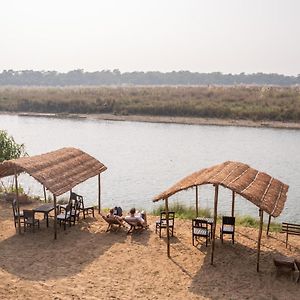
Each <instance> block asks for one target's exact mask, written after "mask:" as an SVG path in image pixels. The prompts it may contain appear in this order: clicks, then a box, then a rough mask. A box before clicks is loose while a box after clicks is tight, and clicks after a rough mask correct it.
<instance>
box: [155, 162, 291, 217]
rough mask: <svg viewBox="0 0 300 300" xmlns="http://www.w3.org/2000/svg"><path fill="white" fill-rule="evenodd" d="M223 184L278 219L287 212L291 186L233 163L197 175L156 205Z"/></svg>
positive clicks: (172, 189)
mask: <svg viewBox="0 0 300 300" xmlns="http://www.w3.org/2000/svg"><path fill="white" fill-rule="evenodd" d="M209 183H210V184H219V185H222V186H224V187H226V188H229V189H231V190H232V191H235V192H236V193H237V194H239V195H241V196H243V197H244V198H246V199H247V200H249V201H251V202H252V203H253V204H255V205H256V206H258V207H259V208H261V209H262V210H263V211H265V212H267V213H268V214H270V215H272V216H273V217H277V216H279V215H280V213H281V212H282V210H283V207H284V203H285V201H286V198H287V191H288V188H289V186H288V185H286V184H284V183H282V182H281V181H279V180H277V179H275V178H273V177H271V176H270V175H268V174H266V173H263V172H259V171H257V170H255V169H252V168H251V167H250V166H248V165H246V164H243V163H240V162H233V161H226V162H224V163H222V164H219V165H216V166H213V167H210V168H207V169H203V170H200V171H198V172H195V173H193V174H191V175H189V176H187V177H185V178H183V179H182V180H180V181H179V182H177V183H176V184H175V185H173V186H172V187H171V188H169V189H167V190H166V191H164V192H163V193H161V194H159V195H157V196H156V197H155V198H154V200H153V201H158V200H162V199H167V198H169V197H170V196H172V195H174V194H175V193H177V192H179V191H182V190H186V189H188V188H191V187H194V186H197V185H202V184H209Z"/></svg>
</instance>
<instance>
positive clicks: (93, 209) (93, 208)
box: [92, 207, 95, 218]
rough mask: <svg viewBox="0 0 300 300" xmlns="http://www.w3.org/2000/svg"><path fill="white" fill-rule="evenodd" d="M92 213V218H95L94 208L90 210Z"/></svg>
mask: <svg viewBox="0 0 300 300" xmlns="http://www.w3.org/2000/svg"><path fill="white" fill-rule="evenodd" d="M92 212H93V218H95V213H94V207H93V209H92Z"/></svg>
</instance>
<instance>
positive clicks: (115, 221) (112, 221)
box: [101, 214, 123, 232]
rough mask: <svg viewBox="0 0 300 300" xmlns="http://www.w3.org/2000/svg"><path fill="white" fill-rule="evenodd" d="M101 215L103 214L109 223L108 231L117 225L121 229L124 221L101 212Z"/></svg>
mask: <svg viewBox="0 0 300 300" xmlns="http://www.w3.org/2000/svg"><path fill="white" fill-rule="evenodd" d="M101 216H102V218H103V220H104V221H105V222H106V223H107V224H108V226H107V229H106V232H108V231H110V230H112V229H113V228H114V227H115V225H116V226H118V227H117V230H119V229H120V227H121V226H122V225H123V223H122V222H121V221H120V220H118V219H117V218H110V217H107V216H105V215H102V214H101Z"/></svg>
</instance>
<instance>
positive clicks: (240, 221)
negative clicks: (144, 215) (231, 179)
mask: <svg viewBox="0 0 300 300" xmlns="http://www.w3.org/2000/svg"><path fill="white" fill-rule="evenodd" d="M163 210H165V206H164V205H160V206H159V207H157V208H155V209H154V210H153V211H152V214H153V215H155V216H159V215H160V212H161V211H163ZM169 211H175V216H176V218H179V219H187V220H192V219H193V218H195V216H196V210H195V208H194V207H188V206H185V205H183V204H180V203H177V202H175V203H172V204H171V205H170V206H169ZM199 216H200V217H209V218H211V217H212V212H211V210H210V209H208V208H206V209H200V210H199ZM217 218H218V222H219V223H220V222H221V219H222V216H221V215H219V216H218V217H217ZM235 224H236V225H240V226H244V227H251V228H259V224H260V222H259V220H258V219H255V218H253V217H251V216H247V215H245V216H236V218H235ZM266 227H267V224H264V229H266ZM270 231H273V232H279V231H281V224H279V223H271V224H270Z"/></svg>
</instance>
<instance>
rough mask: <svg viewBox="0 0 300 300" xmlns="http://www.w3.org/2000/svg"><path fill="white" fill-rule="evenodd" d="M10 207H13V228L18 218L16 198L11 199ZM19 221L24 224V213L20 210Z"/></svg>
mask: <svg viewBox="0 0 300 300" xmlns="http://www.w3.org/2000/svg"><path fill="white" fill-rule="evenodd" d="M12 209H13V215H14V223H15V228H16V227H17V224H18V219H19V214H18V208H17V200H16V199H13V201H12ZM20 223H21V224H22V223H23V224H24V213H23V211H21V210H20Z"/></svg>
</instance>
